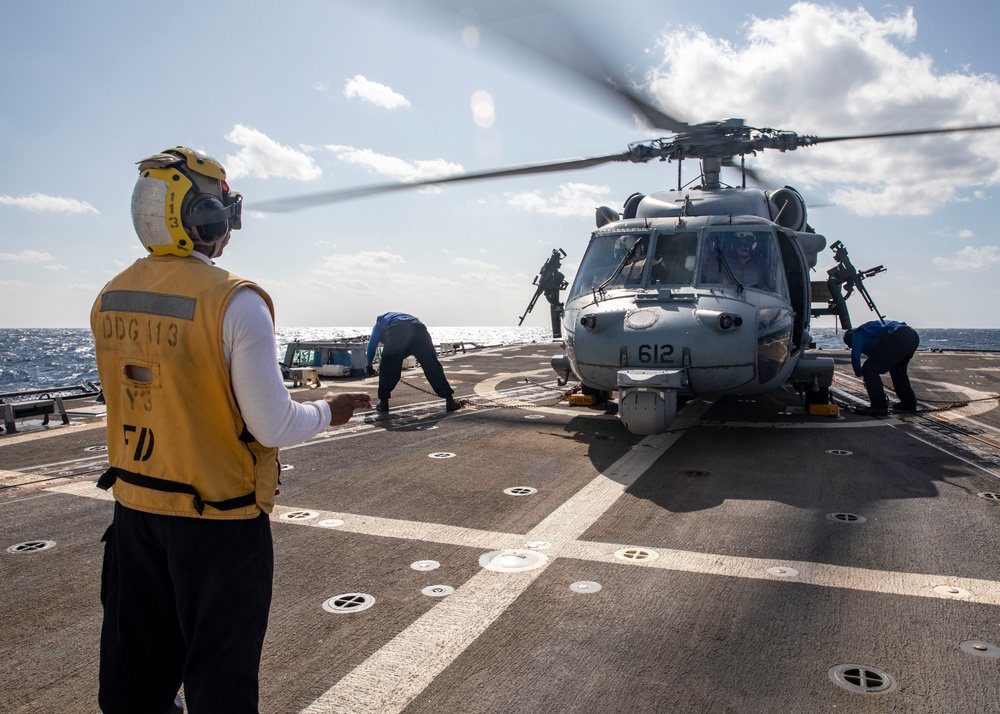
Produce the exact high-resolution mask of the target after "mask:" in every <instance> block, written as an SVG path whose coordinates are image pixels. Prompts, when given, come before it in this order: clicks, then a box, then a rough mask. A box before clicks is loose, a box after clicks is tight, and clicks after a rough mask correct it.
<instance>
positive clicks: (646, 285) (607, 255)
mask: <svg viewBox="0 0 1000 714" xmlns="http://www.w3.org/2000/svg"><path fill="white" fill-rule="evenodd" d="M513 39H514V41H515V44H518V43H517V40H518V38H516V37H515V38H513ZM581 45H582V43H579V42H577V43H576V46H577V47H579V46H581ZM528 49H529V50H530V49H531V48H528ZM547 59H549V60H552V59H553V58H551V57H547ZM566 69H569V70H570V71H572V72H576V73H577V74H578V75H580V76H581V77H582V78H583V79H585V80H587V81H589V82H590V83H591V85H592V86H595V87H597V88H599V89H600V90H602V91H604V92H610V93H611V95H612V96H614V97H615V98H616V99H618V100H621V101H623V102H624V103H625V105H626V106H627V107H628V108H629V109H630V110H631V111H632V112H633V113H635V114H637V115H639V116H641V117H642V119H643V120H644V121H645V123H646V124H647V125H648V126H649V127H651V128H652V129H654V130H660V131H665V132H668V133H669V135H668V136H663V137H659V138H654V139H649V140H645V141H640V142H634V143H632V144H630V145H628V147H627V148H626V149H625V150H624V151H618V152H613V153H609V154H602V155H596V156H590V157H582V158H573V159H563V160H557V161H549V162H542V163H535V164H527V165H520V166H511V167H502V168H498V169H491V170H486V171H479V172H469V173H463V174H458V175H452V176H445V177H438V178H431V179H426V180H421V181H413V182H407V183H385V184H376V185H369V186H361V187H357V188H351V189H347V190H339V191H332V192H324V193H318V194H312V195H307V196H298V197H292V198H288V199H280V200H272V201H265V202H263V203H261V204H257V205H255V206H254V208H255V209H256V210H260V211H275V212H280V211H293V210H298V209H301V208H305V207H310V206H319V205H325V204H328V203H333V202H337V201H344V200H352V199H357V198H362V197H367V196H374V195H380V194H386V193H391V192H396V191H402V190H412V189H416V188H419V187H423V186H441V185H446V184H448V183H454V182H466V181H480V180H486V179H498V178H504V177H512V176H521V175H531V174H541V173H550V172H561V171H575V170H581V169H586V168H591V167H596V166H600V165H602V164H607V163H610V162H630V163H647V162H650V161H659V162H666V163H675V164H676V165H677V183H676V186H675V187H674V188H672V189H669V190H661V191H654V192H651V193H648V194H645V193H640V192H636V193H633V194H632V195H631V196H629V197H628V198H627V199H626V200H625V201H624V202H623V204H622V206H621V210H620V211H619V210H617V209H613V208H611V207H608V206H601V207H599V208H597V209H596V215H595V222H596V229H595V230H594V231H593V232H592V233H591V235H590V236H589V240H588V245H587V248H586V250H585V251H584V253H583V257H582V258H581V260H580V263H579V267H578V269H577V272H576V276H575V279H574V280H573V282H572V285H571V286H570V285H568V284H567V283H566V281H565V280H564V278H563V275H562V273H561V272H559V267H560V260H561V258H563V257H565V256H566V253H565V252H564V251H563V250H562V249H561V248H559V249H555V250H553V251H552V255H551V256H550V258H549V260H548V261H547V262H546V264H545V265H543V268H542V271H541V272H540V274H539V277H537V278H536V280H535V284H536V285H537V290H536V292H535V296H534V298H533V299H532V301H531V303H530V304H529V306H528V310H526V311H525V313H524V315H522V316H521V321H522V322H523V320H524V317H525V315H527V313H528V312H530V311H531V309H532V308H533V306H534V304H535V300H537V298H538V297H539V296H540V295H545V297H546V299H547V300H548V302H549V303H550V308H551V311H552V322H553V337H554V338H561V339H562V340H563V343H564V345H565V349H566V354H565V355H560V356H557V357H554V358H553V359H552V367H553V369H554V370H555V371H556V373H557V375H558V377H559V380H560V383H562V384H565V383H566V382H567V381H568V380H569V379H570V378H571V377H573V376H575V378H576V379H577V380H579V382H580V383H581V389H582V390H583V392H584V394H588V395H593V396H594V397H595V399H596V400H600V401H603V400H606V399H607V398H609V397H610V395H612V394H616V395H617V406H618V415H619V417H620V419H621V421H622V423H623V424H624V425H625V427H626V428H627V429H628V430H629V431H630V432H632V433H635V434H639V435H649V434H659V433H663V432H666V431H667V430H669V429H670V427H671V424H672V423H673V421H674V419H675V417H676V414H677V411H678V407H679V405H682V404H683V402H684V401H685V400H687V399H690V398H693V397H697V396H699V395H722V394H740V395H749V394H757V393H767V392H772V391H774V390H775V389H778V388H780V387H782V386H783V385H785V384H790V385H791V386H792V387H794V388H795V389H796V390H797V391H798V392H799V393H800V394H802V395H803V398H804V399H805V402H806V404H807V406H808V407H809V411H810V412H813V413H823V407H824V406H829V405H830V396H829V390H830V386H831V384H832V381H833V373H834V361H833V359H832V358H829V357H823V356H819V355H817V354H815V352H811V351H810V350H811V348H813V347H814V346H815V344H814V341H813V339H812V336H811V333H810V327H811V318H813V317H816V316H819V315H830V314H832V315H836V316H837V317H838V318H839V320H840V323H841V326H842V327H843V328H844V329H849V328H850V327H851V323H850V314H849V311H848V309H847V305H846V300H847V298H848V297H849V296H850V295H851V294H852V293H853V292H854V291H855V290H857V292H858V293H859V294H861V295H862V296H863V297H864V299H865V301H866V303H867V304H868V307H869V309H872V310H874V311H875V312H876V314H878V315H879V319H883V316H882V315H880V314H879V313H878V311H877V309H876V308H875V306H874V302H873V301H872V300H871V297H870V294H869V293H868V292H867V290H866V289H865V288H864V285H863V281H864V280H865V279H867V278H871V277H873V276H874V275H877V274H878V273H880V272H884V268H883V267H882V266H878V267H877V268H873V269H870V270H862V271H859V270H857V269H856V268H855V267H854V266H853V265H852V264H851V262H850V259H849V256H848V253H847V249H846V248H845V247H844V245H843V243H841V242H839V241H837V242H835V243H834V244H833V245H832V246H831V247H832V249H833V251H834V258H835V260H836V263H837V264H836V266H835V267H834V268H833V269H831V270H830V271H829V272H828V279H827V280H826V281H812V280H811V279H810V273H811V271H813V270H814V269H815V268H816V266H817V263H818V260H819V256H820V254H821V253H822V252H823V251H824V250H825V249H826V248H827V245H828V244H827V240H826V238H825V236H823V235H821V234H819V233H817V232H816V231H815V230H814V229H813V228H812V226H810V225H809V223H808V214H807V206H806V201H805V200H804V198H803V196H802V194H801V193H800V192H799V191H798V190H796V189H795V188H793V187H791V186H780V187H777V188H765V187H761V186H760V184H761V180H760V177H759V176H758V175H757V173H756V172H755V171H754V170H753V169H752V168H751V167H750V166H747V162H746V159H747V157H748V156H749V157H752V156H755V155H757V154H758V153H760V152H765V151H778V152H782V153H785V152H789V151H794V150H797V149H804V148H807V147H811V146H816V145H820V144H825V143H833V142H843V141H856V140H877V139H889V138H893V137H905V136H923V135H930V134H946V133H953V132H972V131H987V130H995V129H998V128H1000V124H992V125H978V126H964V127H953V128H930V129H917V130H904V131H890V132H883V133H869V134H857V135H843V136H825V137H824V136H810V135H800V134H798V133H796V132H793V131H786V130H778V129H772V128H755V127H752V126H748V125H747V124H746V123H745V121H744V120H743V119H739V118H729V119H724V120H719V121H712V122H704V123H698V124H689V123H687V122H685V121H682V120H680V119H678V118H676V117H675V116H673V115H672V114H669V113H667V112H666V111H664V110H662V109H660V108H658V107H656V106H654V105H653V104H652V103H651V101H650V100H649V99H647V98H646V97H643V96H641V95H640V94H639V93H638V92H637V91H636V90H634V89H632V88H631V87H630V85H629V83H627V82H624V81H620V80H617V79H616V78H615V77H614V75H613V74H612V73H610V72H608V71H607V69H606V68H604V67H603V66H601V67H599V68H597V69H580V68H577V67H567V68H566ZM693 160H697V161H700V172H699V175H698V178H697V179H695V181H697V182H698V183H697V184H696V185H690V184H689V185H685V184H684V183H683V182H682V172H681V167H682V165H683V163H684V162H685V161H693ZM723 169H727V170H728V171H734V170H735V171H738V172H739V174H738V180H736V181H733V185H729V184H727V183H725V182H724V181H723V180H722V171H723ZM748 179H749V180H750V183H751V184H755V185H749V186H748ZM844 286H846V288H847V290H846V293H845V292H844V291H843V290H842V289H841V288H842V287H844ZM566 287H568V288H569V292H568V295H567V297H566V300H565V302H562V301H561V300H560V299H559V291H560V290H562V289H565V288H566ZM813 407H818V409H814V408H813Z"/></svg>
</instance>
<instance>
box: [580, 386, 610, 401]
mask: <svg viewBox="0 0 1000 714" xmlns="http://www.w3.org/2000/svg"><path fill="white" fill-rule="evenodd" d="M580 391H581V393H583V394H586V395H590V396H592V397H594V404H607V403H608V393H607V392H606V391H604V390H603V389H594V388H593V387H588V386H587V385H586V384H584V385H581V386H580Z"/></svg>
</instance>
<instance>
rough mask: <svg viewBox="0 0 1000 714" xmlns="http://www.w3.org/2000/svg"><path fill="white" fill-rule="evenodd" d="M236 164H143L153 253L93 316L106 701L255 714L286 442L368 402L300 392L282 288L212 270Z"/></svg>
mask: <svg viewBox="0 0 1000 714" xmlns="http://www.w3.org/2000/svg"><path fill="white" fill-rule="evenodd" d="M241 202H242V196H240V194H238V193H235V192H233V191H231V190H230V189H229V185H228V184H227V183H226V173H225V170H224V169H223V167H222V166H221V165H220V164H219V163H218V162H217V161H215V160H214V159H211V158H209V157H207V156H205V155H203V154H201V153H198V152H195V151H192V150H191V149H188V148H185V147H180V146H179V147H176V148H172V149H167V150H166V151H164V152H163V153H160V154H156V155H154V156H150V157H149V158H147V159H145V160H143V161H141V162H139V179H138V182H137V183H136V185H135V189H134V191H133V193H132V222H133V225H134V227H135V230H136V233H137V234H138V236H139V240H140V241H141V242H142V244H143V246H144V247H145V249H146V251H147V252H148V255H147V256H146V257H144V258H142V259H140V260H137V261H136V262H135V263H134V264H133V265H131V266H130V267H128V268H126V269H125V270H124V271H123V272H121V273H120V274H119V275H117V276H116V277H115V278H113V279H112V280H111V282H109V283H108V284H107V285H106V286H105V288H104V289H103V290H102V291H101V294H100V295H99V296H98V298H97V301H96V302H95V303H94V307H93V309H92V311H91V329H92V330H93V333H94V339H95V343H96V347H97V367H98V371H99V373H100V378H101V386H102V388H103V390H104V397H105V400H106V403H107V410H108V412H107V413H108V416H107V424H108V460H109V463H110V468H109V469H108V471H107V472H106V473H105V474H104V475H103V476H102V477H101V479H100V481H99V482H98V485H99V486H100V487H101V488H105V489H107V488H113V492H114V497H115V501H116V503H115V508H114V519H113V522H112V524H111V526H110V527H109V528H108V530H107V532H106V533H105V535H104V539H103V540H104V542H105V551H104V567H103V572H102V583H101V601H102V603H103V605H104V622H103V627H102V631H101V655H100V691H99V695H98V700H99V703H100V706H101V709H102V711H104V712H106V713H110V712H168V711H180V710H181V702H180V699H179V698H178V697H177V692H178V689H179V688H180V686H181V684H183V685H184V693H185V698H186V700H187V703H188V705H189V707H190V709H191V710H193V711H203V712H231V713H236V712H257V711H258V670H259V665H260V656H261V648H262V645H263V641H264V633H265V630H266V629H267V618H268V610H269V608H270V603H271V587H272V584H271V583H272V574H273V569H274V552H273V548H272V541H271V527H270V521H269V518H268V514H269V513H270V511H271V509H272V507H273V505H274V496H275V489H276V485H277V483H278V471H279V465H278V447H280V446H289V445H292V444H297V443H300V442H302V441H304V440H306V439H308V438H310V437H312V436H313V435H314V434H316V433H318V432H319V431H320V430H321V429H323V428H324V427H326V426H327V425H330V424H343V423H345V422H347V421H348V420H349V419H350V418H351V416H352V415H353V413H354V410H355V409H359V408H361V409H370V408H371V399H370V397H369V396H368V395H367V394H363V393H346V394H345V393H342V394H337V395H334V394H332V393H331V394H327V395H325V396H324V397H323V398H322V399H320V400H318V401H315V402H305V403H302V404H299V403H296V402H294V401H292V399H291V398H290V396H289V394H288V390H287V389H286V388H285V386H284V382H283V381H282V378H281V372H280V368H279V366H278V362H277V356H276V351H275V342H274V312H273V306H272V303H271V299H270V297H268V295H267V293H265V292H264V291H263V290H262V289H261V288H260V287H258V286H257V285H256V284H254V283H252V282H250V281H248V280H244V279H242V278H239V277H237V276H235V275H233V274H231V273H229V272H227V271H225V270H223V269H221V268H219V267H216V266H215V264H214V263H213V262H212V260H213V259H214V258H218V257H219V256H221V255H222V252H223V250H225V248H226V246H227V245H228V243H229V239H230V235H231V232H232V231H233V230H236V229H239V228H240V225H241V215H240V214H241Z"/></svg>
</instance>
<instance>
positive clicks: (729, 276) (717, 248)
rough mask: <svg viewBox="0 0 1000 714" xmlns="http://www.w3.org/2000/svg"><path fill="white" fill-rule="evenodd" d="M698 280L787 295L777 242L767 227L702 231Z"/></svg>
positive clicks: (703, 282)
mask: <svg viewBox="0 0 1000 714" xmlns="http://www.w3.org/2000/svg"><path fill="white" fill-rule="evenodd" d="M701 282H702V284H707V285H742V286H743V287H744V288H753V289H755V290H764V291H767V292H770V293H777V294H779V295H782V296H784V297H786V298H787V297H788V283H787V281H786V280H785V273H784V270H783V269H782V265H781V258H780V255H779V252H778V246H777V244H776V243H775V241H774V234H773V233H772V232H771V231H769V230H754V231H751V230H735V231H734V230H727V231H711V232H709V233H706V234H705V241H704V245H703V247H702V253H701Z"/></svg>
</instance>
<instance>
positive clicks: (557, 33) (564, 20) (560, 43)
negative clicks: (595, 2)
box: [426, 0, 694, 134]
mask: <svg viewBox="0 0 1000 714" xmlns="http://www.w3.org/2000/svg"><path fill="white" fill-rule="evenodd" d="M426 2H428V3H429V4H430V5H432V6H435V7H436V8H437V9H439V10H445V11H448V12H451V13H454V14H455V15H456V16H462V15H463V14H464V13H468V11H469V9H470V8H471V9H472V10H474V12H475V14H476V15H477V16H478V18H479V20H480V22H481V23H482V27H483V28H484V29H486V30H487V31H488V33H489V34H490V35H493V36H495V37H497V38H499V39H501V40H502V41H504V42H506V43H508V44H509V45H511V46H513V47H515V48H517V49H518V50H519V51H522V52H527V53H529V54H531V55H534V56H535V57H537V58H539V59H541V60H543V61H545V62H546V63H548V64H549V65H550V66H552V67H554V68H556V69H557V70H559V71H560V72H563V73H566V74H568V75H570V76H572V77H575V78H577V79H580V80H583V81H584V82H585V83H586V84H587V85H588V86H590V87H591V88H595V87H596V88H597V89H600V90H601V91H602V92H604V93H606V94H610V95H611V96H612V98H613V99H614V100H616V101H618V102H620V103H624V104H625V105H626V106H627V107H628V108H629V110H630V111H632V112H634V113H636V114H639V115H641V116H642V117H643V118H644V119H645V120H646V122H648V123H649V124H650V125H651V126H652V127H653V128H654V129H660V130H666V131H671V132H674V133H677V134H680V133H686V132H691V131H692V130H693V129H694V128H693V127H692V126H691V125H690V124H688V123H687V122H684V121H681V120H680V119H676V118H675V117H672V116H670V115H669V114H667V113H666V112H665V111H663V110H661V109H659V108H657V107H654V106H653V105H652V104H650V102H649V100H648V99H647V98H646V97H643V96H641V95H640V94H639V93H638V92H636V91H634V90H633V89H631V88H630V86H629V82H628V81H626V80H625V78H624V77H622V76H621V75H619V74H617V73H616V72H614V71H612V70H611V69H610V68H609V67H608V66H607V63H606V62H605V61H604V59H603V57H602V56H601V55H600V53H598V52H597V51H596V50H595V49H594V47H593V45H592V43H591V42H589V41H588V40H587V39H586V38H584V37H583V36H582V35H581V34H580V33H579V32H578V31H577V30H576V28H575V27H574V26H573V23H572V21H571V18H570V17H569V16H567V14H566V13H563V12H561V11H559V10H558V9H556V8H554V7H552V4H551V3H550V2H546V1H545V0H521V1H520V2H519V1H518V0H506V2H503V3H484V2H479V3H475V2H469V0H426Z"/></svg>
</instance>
